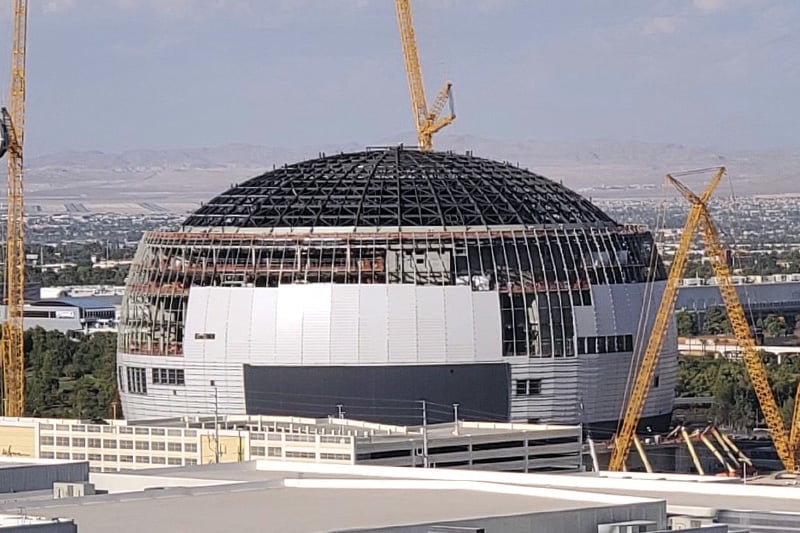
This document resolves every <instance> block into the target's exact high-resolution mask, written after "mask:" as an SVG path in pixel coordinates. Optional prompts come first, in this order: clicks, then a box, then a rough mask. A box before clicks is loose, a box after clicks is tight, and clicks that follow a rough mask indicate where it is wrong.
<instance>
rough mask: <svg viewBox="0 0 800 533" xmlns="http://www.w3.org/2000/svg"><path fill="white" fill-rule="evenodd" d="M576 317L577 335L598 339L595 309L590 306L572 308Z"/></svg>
mask: <svg viewBox="0 0 800 533" xmlns="http://www.w3.org/2000/svg"><path fill="white" fill-rule="evenodd" d="M572 316H573V317H575V335H576V336H577V337H596V336H597V323H596V322H595V318H594V309H593V308H592V306H590V305H579V306H575V307H573V308H572Z"/></svg>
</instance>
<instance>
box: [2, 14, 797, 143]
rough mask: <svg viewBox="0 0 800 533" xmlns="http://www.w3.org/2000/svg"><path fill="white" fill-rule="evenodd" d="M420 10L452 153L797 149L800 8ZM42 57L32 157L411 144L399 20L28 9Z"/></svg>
mask: <svg viewBox="0 0 800 533" xmlns="http://www.w3.org/2000/svg"><path fill="white" fill-rule="evenodd" d="M413 8H414V17H415V22H416V29H417V36H418V40H419V44H420V51H421V56H422V63H423V69H424V74H425V81H426V89H427V92H428V94H429V97H432V96H433V94H434V93H435V92H436V91H437V90H438V89H439V87H440V86H441V84H442V82H443V81H444V79H445V78H446V77H449V78H450V79H452V81H453V83H454V93H455V101H456V112H457V114H458V118H457V120H456V124H455V125H454V126H451V127H450V128H448V130H449V131H451V132H453V133H458V134H470V135H478V136H482V137H488V138H497V139H513V140H545V141H547V140H567V141H573V140H584V139H614V140H621V141H628V140H637V141H652V142H677V143H683V144H687V145H697V146H713V147H720V148H729V149H741V148H756V149H771V148H781V147H797V146H800V142H798V141H797V139H798V133H799V132H800V112H798V103H797V95H798V94H800V33H798V32H796V31H795V30H796V28H798V27H800V2H797V1H796V0H786V1H783V2H781V1H766V0H649V1H641V0H613V1H604V2H597V1H595V0H582V1H578V0H560V1H557V2H551V1H544V0H536V1H534V0H529V1H525V0H416V1H414V2H413ZM2 9H5V10H7V11H9V12H10V11H11V8H10V2H3V3H2ZM10 28H11V24H10V13H0V30H1V31H2V34H0V35H6V36H8V35H9V32H10ZM5 41H6V42H9V41H10V38H7V39H5ZM28 43H29V46H28V57H29V61H28V71H29V72H28V129H27V135H26V148H27V153H28V154H29V155H39V154H42V153H49V152H56V151H62V150H69V149H78V150H86V149H90V150H102V151H121V150H126V149H134V148H175V147H196V146H210V145H219V144H225V143H228V142H246V143H253V144H261V145H268V146H313V145H322V144H332V143H342V142H357V143H360V144H364V145H366V144H369V143H374V142H378V141H380V140H382V139H385V138H387V137H390V136H393V135H396V134H398V133H401V132H405V131H410V130H411V129H412V118H411V111H410V106H409V102H408V93H407V86H406V81H405V72H404V70H403V62H402V55H401V52H400V43H399V39H398V35H397V25H396V19H395V13H394V3H393V2H391V1H390V0H33V1H32V2H31V13H30V16H29V35H28ZM8 46H9V45H8V44H7V45H5V47H4V48H3V49H2V50H6V52H3V51H2V50H0V69H2V70H0V73H6V74H4V76H5V77H6V78H7V73H8V59H7V58H8V55H9V53H8V52H7V51H8ZM7 92H8V89H7V82H6V81H4V82H3V86H2V95H3V96H4V97H5V96H6V95H7Z"/></svg>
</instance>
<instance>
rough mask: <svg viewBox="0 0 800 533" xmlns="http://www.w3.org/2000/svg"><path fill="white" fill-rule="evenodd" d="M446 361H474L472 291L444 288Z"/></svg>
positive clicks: (460, 288)
mask: <svg viewBox="0 0 800 533" xmlns="http://www.w3.org/2000/svg"><path fill="white" fill-rule="evenodd" d="M444 298H445V320H446V330H445V331H446V340H447V361H448V362H467V361H474V360H475V332H474V329H475V327H474V322H473V318H472V289H471V288H470V287H469V286H453V287H449V286H448V287H444Z"/></svg>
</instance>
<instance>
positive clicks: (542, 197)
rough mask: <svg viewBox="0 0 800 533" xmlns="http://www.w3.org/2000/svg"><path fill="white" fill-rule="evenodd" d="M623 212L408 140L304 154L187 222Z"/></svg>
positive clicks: (603, 222)
mask: <svg viewBox="0 0 800 533" xmlns="http://www.w3.org/2000/svg"><path fill="white" fill-rule="evenodd" d="M552 224H582V225H583V224H589V225H597V226H608V225H611V226H614V225H615V224H614V221H613V220H612V219H611V218H609V217H608V215H606V214H605V213H603V212H602V211H601V210H600V209H599V208H597V207H596V206H594V205H593V204H592V203H591V202H589V201H588V200H587V199H585V198H583V197H582V196H580V195H579V194H577V193H575V192H573V191H571V190H569V189H567V188H566V187H564V186H562V185H559V184H557V183H555V182H553V181H551V180H549V179H547V178H544V177H542V176H539V175H536V174H534V173H532V172H529V171H527V170H524V169H521V168H518V167H515V166H513V165H510V164H507V163H499V162H496V161H491V160H487V159H482V158H478V157H473V156H471V155H460V154H454V153H450V152H420V151H417V150H413V149H412V150H409V149H405V148H402V147H397V148H390V149H374V150H367V151H364V152H356V153H349V154H340V155H334V156H330V157H321V158H319V159H313V160H309V161H304V162H301V163H297V164H294V165H287V166H285V167H282V168H279V169H276V170H272V171H270V172H266V173H264V174H262V175H260V176H257V177H255V178H252V179H250V180H248V181H246V182H244V183H242V184H240V185H237V186H235V187H233V188H232V189H230V190H228V191H226V192H224V193H223V194H221V195H219V196H217V197H216V198H214V199H213V200H211V201H210V202H209V203H207V204H205V205H204V206H203V207H201V208H200V209H199V210H198V211H197V212H195V213H194V214H193V215H191V216H190V217H189V218H188V219H187V220H186V221H185V223H184V226H186V227H228V228H264V229H270V228H315V227H316V228H322V227H326V228H331V227H336V228H353V227H360V228H384V227H386V228H396V227H403V228H406V227H416V228H448V227H475V226H483V227H489V226H517V225H522V226H541V225H552Z"/></svg>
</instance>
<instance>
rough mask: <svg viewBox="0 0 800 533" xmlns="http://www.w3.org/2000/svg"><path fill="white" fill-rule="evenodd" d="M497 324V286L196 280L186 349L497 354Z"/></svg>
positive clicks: (249, 356) (214, 356) (310, 357)
mask: <svg viewBox="0 0 800 533" xmlns="http://www.w3.org/2000/svg"><path fill="white" fill-rule="evenodd" d="M500 329H501V328H500V308H499V302H498V299H497V293H496V292H473V291H472V290H471V289H470V287H466V286H453V287H441V286H438V287H436V286H427V287H426V286H415V285H409V284H403V285H372V286H368V285H332V284H312V285H283V286H280V287H275V288H227V287H192V288H191V289H190V291H189V305H188V310H187V314H186V333H185V335H186V336H185V340H184V358H185V360H186V361H187V362H191V361H194V360H202V361H203V362H204V363H205V364H208V363H215V362H223V363H244V364H250V365H258V366H262V365H279V366H283V365H288V366H293V365H304V366H329V365H337V366H338V365H359V364H362V365H363V364H367V365H372V364H404V363H407V364H425V363H431V364H441V363H461V362H464V363H473V362H478V361H493V362H499V361H502V360H503V359H502V357H501V355H500V353H499V352H498V349H497V347H498V346H499V345H500V342H501V341H500ZM209 336H213V338H208V337H209Z"/></svg>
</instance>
